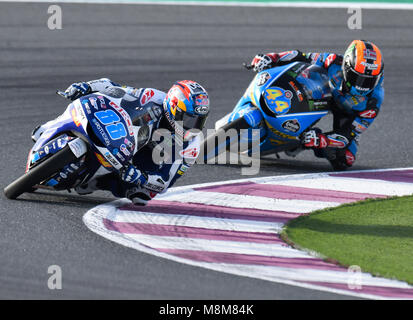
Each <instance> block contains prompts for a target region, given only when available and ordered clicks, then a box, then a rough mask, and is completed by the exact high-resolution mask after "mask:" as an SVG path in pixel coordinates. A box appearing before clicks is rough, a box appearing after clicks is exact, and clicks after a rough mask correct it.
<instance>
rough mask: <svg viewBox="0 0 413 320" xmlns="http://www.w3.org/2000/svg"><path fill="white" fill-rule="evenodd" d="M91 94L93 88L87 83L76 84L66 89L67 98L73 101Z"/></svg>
mask: <svg viewBox="0 0 413 320" xmlns="http://www.w3.org/2000/svg"><path fill="white" fill-rule="evenodd" d="M91 92H92V88H91V87H90V85H89V84H88V83H87V82H76V83H73V84H72V85H70V86H69V88H67V89H66V91H65V97H66V98H67V99H70V100H72V101H73V100H76V99H78V98H80V97H82V96H84V95H87V94H89V93H91Z"/></svg>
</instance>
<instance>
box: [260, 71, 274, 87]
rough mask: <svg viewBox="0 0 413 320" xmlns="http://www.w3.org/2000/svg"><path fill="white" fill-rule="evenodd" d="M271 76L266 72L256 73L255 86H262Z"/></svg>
mask: <svg viewBox="0 0 413 320" xmlns="http://www.w3.org/2000/svg"><path fill="white" fill-rule="evenodd" d="M270 78H271V76H270V74H269V73H268V72H264V73H260V74H259V75H257V86H259V87H260V86H262V85H264V84H266V83H267V81H268V80H269V79H270Z"/></svg>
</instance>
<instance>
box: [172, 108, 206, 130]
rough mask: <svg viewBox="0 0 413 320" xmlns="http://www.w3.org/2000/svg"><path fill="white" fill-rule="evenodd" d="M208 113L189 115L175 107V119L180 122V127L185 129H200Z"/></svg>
mask: <svg viewBox="0 0 413 320" xmlns="http://www.w3.org/2000/svg"><path fill="white" fill-rule="evenodd" d="M207 118H208V115H191V114H188V113H186V112H182V111H181V110H179V109H177V112H176V115H175V120H176V121H177V122H181V123H182V127H183V128H184V129H185V130H190V129H199V130H202V129H203V128H204V126H205V122H206V120H207Z"/></svg>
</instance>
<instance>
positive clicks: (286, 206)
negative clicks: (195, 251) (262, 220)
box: [162, 191, 339, 213]
mask: <svg viewBox="0 0 413 320" xmlns="http://www.w3.org/2000/svg"><path fill="white" fill-rule="evenodd" d="M162 199H165V200H166V198H162ZM167 200H169V201H178V202H184V203H201V204H206V205H217V206H225V207H232V208H248V209H260V210H275V211H285V212H293V213H308V212H311V211H314V210H318V209H324V208H327V207H335V206H338V205H339V203H337V202H319V201H309V200H295V199H294V200H284V199H272V198H267V197H258V196H248V195H240V194H227V193H220V192H208V191H193V192H191V196H190V197H188V194H184V193H183V194H179V193H174V194H171V195H170V196H168V197H167Z"/></svg>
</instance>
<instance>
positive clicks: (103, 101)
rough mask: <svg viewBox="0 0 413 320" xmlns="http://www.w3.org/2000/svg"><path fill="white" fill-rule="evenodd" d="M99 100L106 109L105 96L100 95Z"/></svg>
mask: <svg viewBox="0 0 413 320" xmlns="http://www.w3.org/2000/svg"><path fill="white" fill-rule="evenodd" d="M98 99H99V102H100V107H101V108H102V109H106V103H105V98H103V97H102V96H98ZM93 107H94V108H95V106H94V105H93ZM95 109H96V110H99V108H98V107H97V106H96V108H95Z"/></svg>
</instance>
